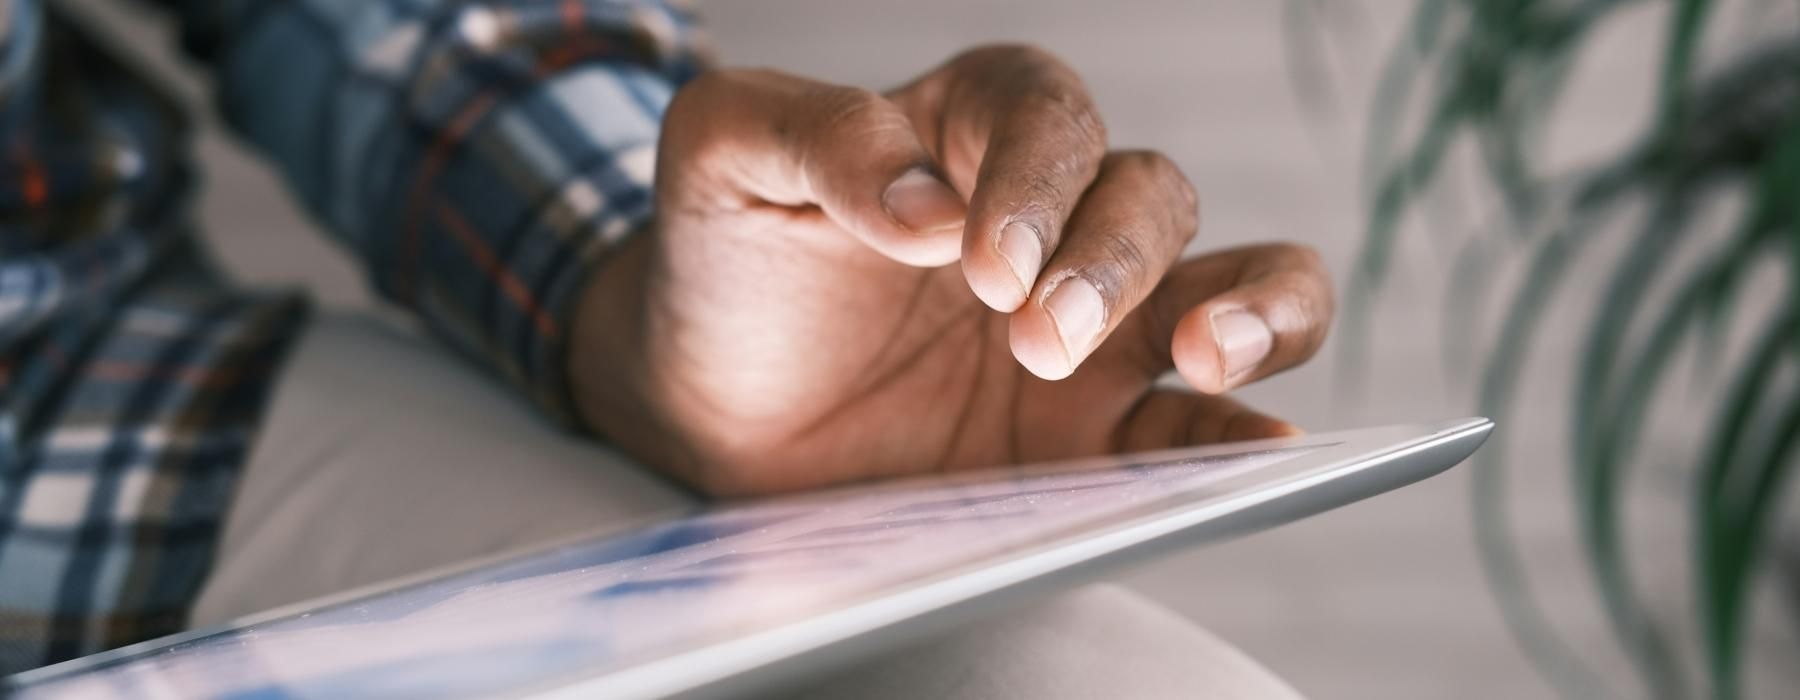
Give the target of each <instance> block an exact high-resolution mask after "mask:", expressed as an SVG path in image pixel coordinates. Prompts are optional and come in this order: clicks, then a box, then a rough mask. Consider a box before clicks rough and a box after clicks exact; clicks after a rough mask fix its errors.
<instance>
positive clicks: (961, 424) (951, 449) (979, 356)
mask: <svg viewBox="0 0 1800 700" xmlns="http://www.w3.org/2000/svg"><path fill="white" fill-rule="evenodd" d="M981 316H982V315H981V314H971V315H970V317H969V321H971V322H973V323H974V324H975V326H976V328H975V332H976V335H977V337H978V338H979V339H978V340H977V341H976V342H978V343H980V344H979V345H977V346H975V370H974V372H975V375H974V376H973V377H970V378H969V381H968V382H967V383H966V385H967V386H969V387H978V386H981V378H982V377H983V376H986V374H987V357H988V346H989V344H990V343H991V342H992V337H993V334H992V333H986V332H983V331H984V330H985V329H983V328H982V327H981V326H982V323H981V322H982V320H983V319H982V317H981ZM946 379H948V377H946ZM980 400H981V394H980V392H977V391H973V390H971V391H968V392H965V393H964V394H963V401H962V409H961V410H960V411H958V412H957V415H956V427H955V429H954V430H952V431H951V433H950V439H949V440H946V441H945V442H944V450H943V452H941V453H939V454H938V457H937V459H936V460H934V464H935V466H933V467H932V469H931V471H933V472H937V473H940V474H941V473H943V472H947V471H949V470H950V457H951V455H954V454H956V448H957V446H958V445H960V444H962V440H963V435H964V433H965V432H967V430H968V426H969V416H970V415H971V414H972V413H974V411H975V404H976V402H978V401H980Z"/></svg>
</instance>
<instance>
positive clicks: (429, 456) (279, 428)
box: [193, 314, 1292, 698]
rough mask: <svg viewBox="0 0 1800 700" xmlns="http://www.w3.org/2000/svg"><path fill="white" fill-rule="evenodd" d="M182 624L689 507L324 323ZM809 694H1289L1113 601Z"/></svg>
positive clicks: (295, 365) (836, 681)
mask: <svg viewBox="0 0 1800 700" xmlns="http://www.w3.org/2000/svg"><path fill="white" fill-rule="evenodd" d="M291 358H292V359H291V360H290V362H289V365H288V367H287V368H286V369H285V371H284V375H283V379H282V380H281V382H280V384H279V385H278V386H277V388H276V392H275V395H274V399H273V401H272V402H271V405H270V407H269V411H268V414H267V419H266V424H265V427H264V429H263V433H262V435H261V436H260V437H259V438H258V441H257V445H256V447H255V449H254V451H253V453H252V456H251V459H250V462H249V466H248V467H247V468H246V470H245V473H244V475H243V477H242V482H241V486H240V487H239V492H238V496H237V500H236V502H235V504H234V506H233V509H232V511H231V513H230V515H229V517H228V518H227V521H226V526H225V531H224V535H223V538H222V542H221V545H220V551H219V556H218V564H217V566H216V568H215V569H214V572H213V574H212V576H211V578H210V580H209V581H208V583H207V585H206V587H205V589H204V591H203V592H202V594H201V597H200V600H199V601H198V603H197V605H196V609H195V613H194V619H193V621H194V623H195V624H199V625H206V624H214V623H218V622H222V621H225V620H228V619H230V618H233V617H237V616H241V615H245V614H249V613H252V612H257V611H261V610H266V609H269V608H273V607H276V606H280V605H285V604H288V603H293V602H298V601H302V600H306V599H309V598H315V597H319V596H323V595H328V594H331V593H335V592H339V591H343V590H346V589H349V588H354V587H357V586H362V585H367V584H370V583H375V582H379V581H382V580H386V579H391V578H395V577H399V576H404V575H408V574H413V573H417V572H420V571H424V570H428V569H431V568H436V567H441V566H447V565H451V564H455V563H457V562H461V561H465V560H468V559H472V558H476V557H481V556H486V555H491V554H494V553H498V552H503V551H507V550H511V549H518V548H521V547H526V546H530V545H534V544H540V543H544V542H548V541H552V540H556V539H563V538H566V537H568V536H570V535H573V534H577V533H582V532H599V531H603V530H605V529H608V528H619V527H624V526H626V525H627V524H629V523H631V522H633V521H635V520H636V519H638V518H641V517H643V516H645V515H647V514H650V513H654V512H659V511H663V510H667V509H670V508H673V507H678V506H680V505H683V504H687V503H690V502H691V501H692V496H691V495H689V494H688V493H687V492H685V491H683V490H681V489H680V488H678V487H675V486H673V485H672V484H670V483H668V482H665V481H663V480H661V479H660V478H658V477H656V476H654V475H652V474H650V473H648V472H646V471H644V470H642V469H640V468H638V467H637V466H635V465H633V464H632V463H631V462H630V461H629V460H628V459H626V458H624V457H622V456H620V455H618V454H616V453H614V452H611V451H609V450H607V449H605V448H604V447H602V446H599V445H596V444H593V443H592V442H590V441H586V440H583V439H580V438H579V437H577V436H573V435H570V434H568V433H566V432H563V431H560V430H558V429H556V428H555V427H553V426H551V425H550V424H548V423H547V422H545V421H543V420H541V419H540V418H539V417H537V416H536V415H535V414H533V412H532V410H531V408H530V407H529V406H528V405H527V404H526V403H525V402H524V401H523V400H521V399H518V398H516V397H514V396H513V395H512V394H511V393H510V392H509V391H508V390H507V389H506V388H505V387H504V386H502V385H501V384H499V383H498V382H496V381H493V380H490V379H489V378H488V377H485V376H483V375H481V374H479V373H477V372H474V371H471V370H470V369H469V368H468V366H467V364H466V363H464V362H462V361H461V360H460V358H456V357H454V356H452V355H450V354H449V353H448V352H447V351H444V350H442V349H440V348H439V346H437V345H436V344H434V343H431V342H429V341H428V340H423V339H419V338H416V337H414V336H412V335H410V334H407V333H404V332H400V331H397V330H394V329H393V328H391V327H389V326H387V325H385V324H384V323H383V322H381V321H379V320H376V319H374V318H370V317H362V316H351V315H330V314H327V315H323V316H322V317H321V318H320V320H319V321H318V322H317V323H316V324H315V325H314V326H313V327H312V328H311V329H310V330H309V331H308V332H307V334H306V336H305V337H304V339H303V340H302V341H301V344H300V346H299V347H298V349H297V350H296V351H295V352H294V353H293V355H292V356H291ZM803 695H804V696H805V697H817V698H825V697H876V698H880V697H967V698H974V697H1062V698H1072V697H1102V696H1107V697H1118V696H1128V697H1257V698H1262V697H1271V696H1276V697H1283V696H1286V697H1291V696H1292V691H1291V690H1288V689H1287V687H1286V686H1285V685H1284V684H1282V683H1281V682H1280V681H1279V680H1278V679H1276V678H1274V677H1273V676H1272V675H1270V674H1269V673H1268V672H1267V671H1266V670H1264V669H1262V668H1261V667H1260V666H1258V665H1257V664H1256V663H1255V662H1254V661H1252V660H1250V659H1249V658H1247V657H1245V656H1244V655H1242V654H1241V653H1239V652H1238V651H1237V650H1235V649H1234V648H1232V647H1231V646H1229V645H1228V644H1225V643H1223V642H1221V641H1219V640H1218V639H1216V638H1214V637H1212V636H1210V635H1209V634H1207V633H1206V632H1205V631H1204V630H1201V629H1199V628H1197V627H1195V626H1194V625H1192V624H1191V623H1189V622H1187V621H1186V620H1185V619H1183V618H1181V617H1180V616H1178V615H1175V614H1174V613H1171V612H1169V611H1167V610H1165V609H1163V608H1161V607H1158V606H1156V605H1155V604H1153V603H1151V602H1149V601H1147V600H1144V599H1143V598H1142V597H1140V596H1138V595H1136V594H1134V593H1131V592H1129V591H1127V590H1125V589H1122V588H1118V587H1113V586H1098V587H1089V588H1086V589H1082V590H1080V591H1077V592H1074V593H1071V594H1065V595H1063V596H1061V597H1058V598H1056V599H1053V600H1050V601H1048V602H1044V603H1039V604H1034V605H1031V606H1027V607H1024V608H1019V609H1015V610H1012V611H1010V612H1004V613H1000V614H998V615H997V616H995V617H993V618H991V619H984V620H980V621H972V622H971V624H968V625H965V626H964V627H962V628H959V629H957V630H955V631H952V632H950V633H947V634H943V635H939V636H938V637H937V638H933V639H931V640H929V641H928V642H926V643H923V644H919V645H917V646H914V647H912V648H908V649H903V650H898V651H895V652H893V653H890V654H888V655H886V656H883V657H881V658H879V659H876V660H873V661H870V662H867V663H864V664H862V665H859V666H856V667H853V668H851V669H847V670H845V671H842V672H840V673H839V674H838V675H837V676H835V677H832V678H829V679H824V680H822V681H820V682H819V683H817V684H816V686H815V687H813V688H812V689H811V690H810V691H808V692H807V693H805V694H803Z"/></svg>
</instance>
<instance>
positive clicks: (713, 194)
mask: <svg viewBox="0 0 1800 700" xmlns="http://www.w3.org/2000/svg"><path fill="white" fill-rule="evenodd" d="M657 168H658V169H657V182H656V188H657V190H656V191H657V202H656V206H657V212H658V221H657V224H656V228H655V230H654V231H651V232H647V235H640V236H638V237H636V238H634V239H633V240H631V241H630V242H628V243H626V244H625V245H624V247H622V248H621V249H620V250H619V251H617V252H616V253H615V254H614V255H613V256H612V257H611V258H609V260H608V262H607V263H605V264H604V266H603V267H604V269H602V270H600V271H599V272H598V274H596V276H595V281H594V282H593V283H591V284H590V287H589V288H588V289H587V290H585V291H584V296H583V299H582V301H581V306H580V308H579V309H578V312H577V314H578V318H577V320H576V322H575V333H574V337H573V338H572V341H571V342H572V343H573V345H572V346H571V348H570V358H571V359H570V362H571V376H572V377H573V381H574V382H575V391H576V396H577V402H578V404H579V407H580V409H581V412H582V414H583V416H584V417H585V420H587V421H588V422H589V423H590V424H591V426H592V427H593V428H594V429H595V430H596V431H598V432H599V433H600V434H601V435H603V436H605V437H606V438H607V439H609V440H611V441H613V442H614V443H616V444H618V445H620V446H621V447H622V448H623V449H625V450H626V451H627V452H629V453H631V454H633V455H635V456H637V457H638V458H640V459H643V460H645V461H647V462H649V463H651V464H654V465H656V466H658V467H662V468H666V469H668V470H669V471H671V472H672V473H673V474H675V475H676V476H677V477H679V478H681V479H683V480H685V481H688V482H689V483H692V484H695V485H697V486H699V487H700V488H702V489H703V490H706V491H709V492H713V493H718V494H730V495H738V494H750V493H763V492H770V491H779V490H790V489H798V488H805V487H811V486H817V485H823V484H830V483H836V482H843V481H850V480H860V479H869V478H876V477H885V476H891V475H899V474H907V473H914V472H927V471H933V470H948V469H961V468H966V467H974V466H982V465H994V464H1008V463H1023V462H1032V461H1039V460H1047V459H1056V458H1064V457H1073V456H1082V455H1092V454H1098V453H1107V452H1115V451H1130V450H1142V449H1151V448H1159V447H1168V446H1175V445H1186V444H1195V443H1206V442H1214V441H1220V440H1235V439H1248V438H1257V437H1266V436H1279V435H1286V434H1292V433H1295V432H1297V431H1296V429H1295V428H1293V427H1292V426H1290V425H1288V424H1286V423H1284V422H1282V421H1280V420H1276V419H1274V418H1270V417H1267V416H1264V415H1261V414H1258V413H1255V412H1252V411H1250V410H1248V409H1246V408H1244V407H1243V406H1241V405H1239V404H1238V403H1236V402H1234V401H1232V400H1231V399H1229V398H1226V397H1224V396H1220V395H1219V394H1221V393H1223V392H1225V391H1226V390H1228V389H1231V388H1233V387H1236V386H1239V385H1242V384H1244V383H1246V382H1250V381H1255V380H1257V379H1259V378H1262V377H1265V376H1268V375H1269V374H1272V373H1274V372H1278V371H1280V370H1282V369H1285V368H1287V367H1290V366H1293V365H1295V364H1297V363H1300V362H1302V361H1304V360H1305V359H1307V358H1308V357H1309V356H1311V355H1312V354H1313V352H1314V351H1315V350H1316V349H1317V348H1318V347H1319V345H1320V344H1321V343H1322V342H1323V340H1324V336H1325V331H1326V328H1327V326H1328V325H1329V323H1330V318H1331V314H1332V299H1331V285H1330V283H1329V280H1328V279H1327V276H1326V274H1325V272H1324V270H1323V268H1322V266H1321V265H1320V263H1319V260H1318V258H1317V256H1316V255H1315V254H1314V253H1312V252H1311V251H1310V250H1308V249H1305V248H1301V247H1297V246H1294V245H1291V244H1273V245H1262V246H1255V247H1249V248H1240V249H1235V250H1227V251H1222V252H1217V253H1213V254H1211V255H1207V256H1204V257H1200V258H1197V259H1192V260H1187V261H1182V262H1179V263H1177V262H1176V260H1177V258H1178V257H1179V256H1180V254H1181V251H1182V249H1183V248H1184V247H1185V246H1186V244H1187V242H1188V241H1189V239H1191V238H1192V237H1193V235H1194V233H1195V229H1196V226H1197V218H1198V212H1197V203H1196V199H1195V195H1194V192H1193V189H1192V187H1191V186H1190V185H1189V184H1188V182H1187V180H1186V178H1184V177H1183V176H1182V174H1181V173H1180V172H1179V171H1178V170H1177V168H1176V167H1175V166H1174V165H1173V164H1172V163H1171V162H1170V161H1169V159H1168V158H1166V157H1164V156H1162V155H1160V154H1156V153H1150V152H1108V151H1107V144H1106V135H1105V129H1104V127H1103V126H1102V124H1101V121H1100V118H1099V116H1098V114H1097V113H1096V112H1095V109H1094V105H1093V101H1092V100H1091V99H1090V98H1089V97H1088V95H1087V93H1086V90H1085V89H1084V88H1083V86H1082V84H1081V82H1080V80H1079V79H1078V78H1077V77H1076V76H1075V75H1074V74H1073V72H1071V71H1070V70H1069V68H1068V67H1066V66H1064V65H1063V64H1062V63H1060V62H1058V61H1057V60H1056V59H1055V58H1053V57H1051V56H1049V55H1047V54H1045V53H1043V52H1041V51H1038V50H1034V49H1030V48H1022V47H992V48H984V49H979V50H975V51H971V52H969V53H966V54H963V55H961V56H959V57H957V58H955V59H953V60H952V61H950V62H949V63H947V64H945V65H944V66H942V67H940V68H938V69H936V70H934V71H932V72H931V73H929V74H927V75H925V76H924V77H922V78H920V79H918V80H917V81H915V82H913V83H912V84H910V85H907V86H905V87H903V88H900V89H899V90H897V91H895V92H893V93H891V94H889V95H886V96H882V95H877V94H874V93H870V92H867V91H864V90H858V89H854V88H846V87H837V86H832V85H826V84H821V83H817V82H812V81H808V80H804V79H801V78H797V77H793V76H788V75H783V74H780V73H774V72H768V71H736V70H722V71H715V72H712V73H708V74H705V75H703V76H701V77H700V78H699V79H697V80H695V81H694V82H692V83H691V84H689V85H688V86H687V87H685V88H684V89H683V90H682V91H681V92H680V93H678V94H677V96H676V98H675V100H674V102H673V103H672V104H671V105H670V107H669V110H668V113H667V116H666V117H665V118H664V123H663V134H662V142H661V149H660V152H659V154H658V165H657ZM958 261H960V262H961V264H960V265H953V264H952V263H956V262H958ZM1171 367H1173V368H1174V369H1176V370H1178V371H1179V372H1180V375H1181V376H1182V377H1183V378H1184V379H1185V380H1186V381H1187V383H1188V384H1189V385H1191V386H1192V387H1193V388H1194V389H1196V390H1198V393H1196V392H1194V391H1186V390H1177V389H1171V388H1161V387H1158V386H1156V380H1157V378H1158V377H1159V376H1161V375H1163V374H1165V373H1166V372H1167V371H1168V370H1169V369H1170V368H1171Z"/></svg>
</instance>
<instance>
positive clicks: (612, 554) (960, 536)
mask: <svg viewBox="0 0 1800 700" xmlns="http://www.w3.org/2000/svg"><path fill="white" fill-rule="evenodd" d="M1318 447H1319V446H1305V447H1296V448H1288V449H1279V450H1262V451H1257V452H1240V453H1235V454H1216V455H1213V456H1207V457H1190V458H1184V459H1178V460H1174V461H1167V462H1158V463H1148V464H1123V465H1117V466H1112V467H1109V468H1100V469H1085V470H1080V471H1049V472H1045V471H1031V470H1023V469H1012V470H1006V471H1000V472H993V473H989V474H986V475H981V476H979V477H976V478H967V477H963V478H956V479H943V480H937V481H933V480H917V481H909V482H896V483H892V484H887V485H878V486H872V487H868V488H861V489H846V490H842V491H838V492H833V493H827V494H816V495H813V496H810V497H803V498H798V499H789V500H774V501H765V502H761V503H747V504H742V505H730V506H720V507H715V508H711V509H706V510H702V511H700V512H697V513H695V514H692V515H689V516H685V517H679V518H674V519H671V520H668V521H665V522H661V523H657V524H652V525H649V526H646V527H643V528H641V529H638V530H635V531H630V532H627V533H625V534H619V535H613V536H608V537H603V538H599V539H594V540H590V541H586V542H581V543H577V544H572V545H565V546H562V547H559V548H556V549H553V550H548V551H542V552H538V553H536V554H531V555H526V556H524V557H522V558H519V559H514V560H510V561H508V562H504V563H500V564H496V565H492V566H489V567H485V568H482V569H479V570H474V571H469V572H465V573H460V574H454V575H451V576H449V577H447V578H441V579H437V580H434V581H430V582H427V583H421V584H416V585H412V586H407V587H404V588H400V589H397V590H392V591H388V592H386V593H380V594H376V595H374V596H371V597H366V598H362V599H358V600H354V601H350V602H344V603H338V604H335V605H331V606H327V607H323V608H319V609H316V610H313V611H311V612H307V613H303V614H298V615H293V616H289V617H284V618H279V619H275V620H269V621H264V622H259V623H254V624H250V625H247V626H241V627H237V628H234V629H228V630H225V631H221V632H218V633H215V634H211V635H208V636H204V637H200V638H197V639H191V640H188V641H185V642H181V643H178V644H175V645H171V646H165V647H162V648H157V649H151V650H148V651H144V652H142V653H138V654H134V655H131V656H126V657H124V658H119V659H114V660H111V661H110V662H107V663H105V664H103V665H100V666H98V667H96V668H90V669H87V670H85V671H80V672H76V673H72V674H66V675H61V676H55V677H51V678H49V679H46V680H43V681H40V682H38V683H36V684H33V685H30V686H26V687H24V688H20V689H18V690H20V691H21V693H20V694H21V695H22V696H25V697H33V696H38V695H59V696H60V695H64V694H68V695H79V696H81V697H106V696H118V697H156V696H165V695H166V696H170V697H184V698H185V697H202V696H204V697H220V696H226V697H258V698H262V697H282V698H286V697H305V698H341V697H357V696H371V695H380V696H392V695H404V696H412V697H421V696H422V697H466V696H480V695H491V694H495V693H505V692H507V691H509V690H517V689H519V688H521V687H524V686H530V685H534V684H538V683H542V682H544V681H545V680H546V679H552V678H558V677H564V676H568V675H570V674H575V673H582V674H587V675H590V676H604V675H606V674H608V673H611V672H613V671H615V670H618V669H623V668H627V667H629V666H631V665H634V664H639V663H643V662H645V661H649V660H654V659H657V658H661V657H666V656H669V655H671V654H674V653H678V652H682V651H686V650H691V649H694V648H697V647H703V646H706V645H709V644H716V643H720V642H723V641H729V640H732V639H735V638H740V637H743V636H745V635H749V634H754V633H757V632H760V631H766V630H770V629H775V628H778V627H780V626H782V625H784V624H788V623H791V622H793V621H795V620H803V619H806V618H807V617H809V616H814V615H818V614H821V613H824V612H830V611H832V610H837V609H841V608H843V607H845V606H849V605H853V604H856V603H858V602H862V601H866V600H870V599H872V598H876V597H879V596H881V595H884V594H887V593H891V592H893V591H896V590H901V589H904V588H906V587H907V586H909V585H918V584H919V583H921V582H924V581H929V580H932V579H934V578H936V577H941V576H944V575H946V574H948V573H951V572H955V571H959V570H965V569H967V568H968V567H971V566H979V565H981V564H982V563H983V562H986V561H989V560H997V559H999V558H1002V557H1004V556H1006V555H1007V554H1008V553H1010V552H1017V551H1019V550H1020V549H1021V548H1026V547H1030V546H1033V545H1042V544H1044V543H1047V542H1052V541H1055V540H1056V539H1057V538H1058V537H1059V536H1066V535H1068V534H1069V533H1071V532H1074V531H1081V530H1086V529H1090V528H1095V527H1099V526H1104V525H1106V524H1108V523H1115V522H1123V521H1125V520H1127V519H1130V518H1132V517H1138V516H1142V515H1143V514H1145V513H1146V512H1153V511H1154V510H1155V509H1156V508H1157V507H1163V506H1167V505H1168V504H1169V502H1170V501H1171V500H1177V501H1179V500H1185V499H1183V498H1182V497H1183V495H1184V494H1185V495H1186V497H1187V499H1191V498H1193V494H1192V492H1193V491H1194V490H1195V489H1198V488H1201V487H1204V486H1206V485H1207V484H1210V483H1213V482H1215V481H1218V480H1220V479H1225V478H1229V477H1233V476H1237V475H1240V474H1244V473H1246V472H1250V471H1253V470H1256V469H1259V468H1262V467H1266V466H1269V465H1271V464H1275V463H1277V462H1281V461H1284V460H1287V459H1291V458H1293V457H1295V456H1298V455H1300V454H1304V453H1306V452H1309V451H1312V450H1314V449H1318Z"/></svg>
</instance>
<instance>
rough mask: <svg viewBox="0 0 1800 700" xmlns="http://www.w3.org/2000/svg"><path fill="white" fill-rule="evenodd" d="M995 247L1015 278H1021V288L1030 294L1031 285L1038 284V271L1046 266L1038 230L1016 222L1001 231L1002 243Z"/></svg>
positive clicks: (1029, 225) (1021, 222)
mask: <svg viewBox="0 0 1800 700" xmlns="http://www.w3.org/2000/svg"><path fill="white" fill-rule="evenodd" d="M995 247H996V248H997V249H998V250H999V251H1000V257H1001V258H1004V259H1005V260H1006V265H1007V267H1011V268H1012V273H1013V276H1014V277H1017V278H1019V287H1020V288H1022V289H1024V290H1025V293H1026V294H1030V293H1031V285H1032V284H1033V283H1035V282H1037V275H1038V269H1039V268H1041V267H1043V265H1044V246H1043V243H1042V242H1041V241H1040V240H1039V239H1038V232H1037V229H1035V228H1032V226H1031V224H1027V223H1025V222H1023V221H1014V222H1012V223H1010V224H1007V225H1006V226H1005V227H1004V228H1002V229H1000V241H999V244H998V245H997V246H995Z"/></svg>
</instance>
